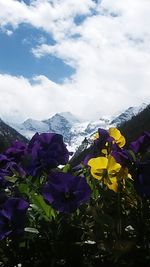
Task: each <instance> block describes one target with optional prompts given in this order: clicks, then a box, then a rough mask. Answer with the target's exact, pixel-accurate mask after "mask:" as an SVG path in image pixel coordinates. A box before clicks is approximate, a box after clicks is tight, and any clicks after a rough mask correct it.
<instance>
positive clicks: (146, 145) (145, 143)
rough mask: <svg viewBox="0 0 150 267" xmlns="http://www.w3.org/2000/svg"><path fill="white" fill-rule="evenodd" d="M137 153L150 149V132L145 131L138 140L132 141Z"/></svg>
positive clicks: (131, 145) (131, 146) (132, 147)
mask: <svg viewBox="0 0 150 267" xmlns="http://www.w3.org/2000/svg"><path fill="white" fill-rule="evenodd" d="M129 148H130V149H131V150H132V151H134V152H135V153H145V152H146V151H148V149H150V132H144V134H143V135H141V136H140V137H139V138H138V139H137V140H135V141H133V142H131V144H130V147H129Z"/></svg>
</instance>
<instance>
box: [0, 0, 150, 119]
mask: <svg viewBox="0 0 150 267" xmlns="http://www.w3.org/2000/svg"><path fill="white" fill-rule="evenodd" d="M0 10H1V14H0V101H1V106H0V117H2V118H3V119H4V120H8V121H12V120H13V121H22V120H25V119H27V118H29V117H32V118H34V119H45V118H48V117H50V116H52V115H53V114H54V113H56V112H62V111H71V112H72V113H74V114H75V115H77V116H79V117H81V118H82V119H86V120H87V119H88V120H94V119H98V118H99V117H101V116H102V115H113V114H117V113H118V112H120V111H121V110H123V109H125V108H128V107H129V106H136V105H140V104H141V103H142V102H146V103H149V101H150V93H149V87H150V77H149V69H150V49H149V47H150V29H149V25H150V16H149V13H150V2H149V1H148V0H143V1H141V0H132V1H131V0H126V1H122V0H115V1H112V0H97V1H94V0H82V1H81V0H76V1H74V0H61V1H60V0H24V1H17V0H7V1H4V0H0Z"/></svg>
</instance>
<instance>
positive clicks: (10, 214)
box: [0, 198, 29, 240]
mask: <svg viewBox="0 0 150 267" xmlns="http://www.w3.org/2000/svg"><path fill="white" fill-rule="evenodd" d="M28 207H29V204H28V203H27V202H26V201H25V200H23V199H20V198H9V199H8V200H7V201H6V202H5V203H4V204H3V206H2V207H1V210H0V240H2V239H4V238H6V237H8V236H14V237H15V236H16V235H17V236H18V235H20V234H22V233H23V231H24V227H25V218H26V212H27V209H28Z"/></svg>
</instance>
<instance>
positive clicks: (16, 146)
mask: <svg viewBox="0 0 150 267" xmlns="http://www.w3.org/2000/svg"><path fill="white" fill-rule="evenodd" d="M26 153H27V145H26V144H24V143H23V142H21V141H15V142H13V144H12V146H11V147H9V148H8V149H7V150H6V152H5V155H6V156H7V157H8V158H12V159H13V160H15V162H20V161H21V159H22V158H23V156H25V155H26Z"/></svg>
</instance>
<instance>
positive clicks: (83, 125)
mask: <svg viewBox="0 0 150 267" xmlns="http://www.w3.org/2000/svg"><path fill="white" fill-rule="evenodd" d="M146 106H147V105H146V104H142V105H140V106H139V107H129V108H128V109H127V110H125V111H123V112H122V113H120V114H119V115H118V116H116V117H115V118H113V117H108V118H106V117H101V118H100V119H99V120H97V121H91V122H90V121H84V122H81V121H80V120H79V119H78V118H76V116H74V115H73V114H71V113H70V112H62V113H56V114H55V115H54V116H52V117H51V118H49V119H46V120H42V121H39V120H33V119H31V118H30V119H28V120H26V121H24V122H23V123H21V124H11V125H10V124H9V125H10V126H11V127H13V128H15V129H16V130H17V131H18V132H19V133H21V134H22V135H24V136H25V137H27V138H28V139H30V138H31V137H32V136H33V135H34V134H35V133H36V132H38V133H44V132H45V133H48V132H55V133H59V134H62V135H63V137H64V142H65V143H66V144H67V146H68V149H69V150H70V151H72V152H75V151H76V149H77V148H78V147H79V146H80V145H81V143H82V142H83V140H85V138H87V139H89V138H90V137H91V135H93V133H94V132H96V131H97V129H98V128H104V129H108V128H109V127H111V126H117V125H120V124H121V123H122V122H124V121H127V120H129V119H131V118H132V117H133V116H135V115H136V114H138V113H139V112H141V111H142V110H143V109H144V108H145V107H146Z"/></svg>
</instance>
